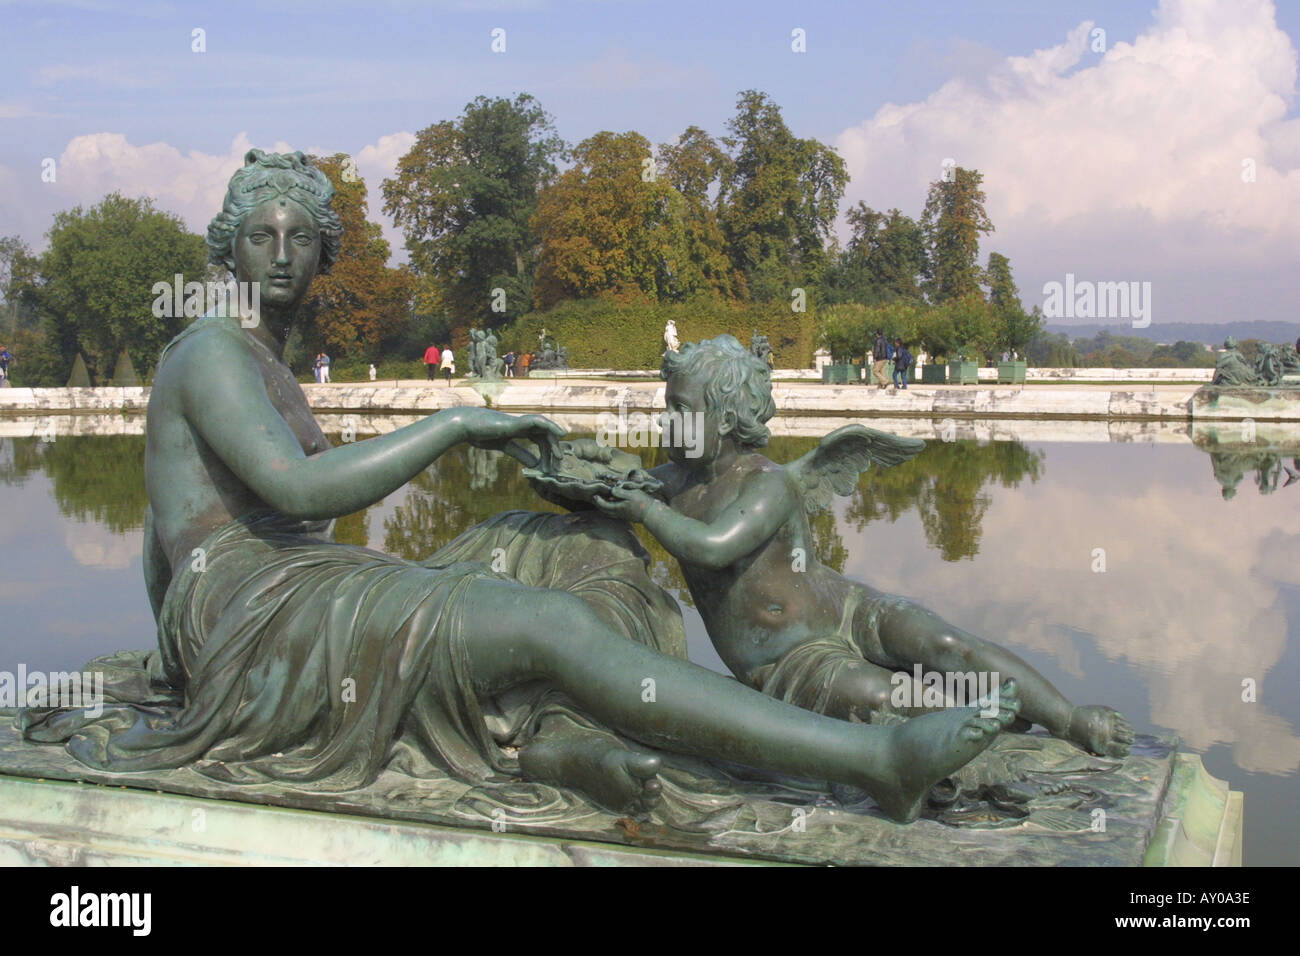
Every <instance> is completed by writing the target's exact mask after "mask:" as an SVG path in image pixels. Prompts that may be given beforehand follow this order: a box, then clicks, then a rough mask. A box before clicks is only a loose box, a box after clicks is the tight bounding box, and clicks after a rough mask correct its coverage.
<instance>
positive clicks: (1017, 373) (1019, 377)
mask: <svg viewBox="0 0 1300 956" xmlns="http://www.w3.org/2000/svg"><path fill="white" fill-rule="evenodd" d="M1028 367H1029V363H1028V362H999V363H998V384H999V385H1024V384H1025V369H1026V368H1028Z"/></svg>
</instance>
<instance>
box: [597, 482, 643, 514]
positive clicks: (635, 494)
mask: <svg viewBox="0 0 1300 956" xmlns="http://www.w3.org/2000/svg"><path fill="white" fill-rule="evenodd" d="M609 494H610V495H612V498H603V497H597V498H594V499H592V504H594V505H595V506H596V508H597V510H598V511H600V512H601V513H602V514H607V515H609V516H610V517H611V518H621V519H622V520H624V521H644V520H645V516H646V512H647V511H649V510H650V506H651V505H652V504H654V503H655V502H656V501H657V500H658V499H657V498H654V497H652V496H651V495H648V494H646V493H645V492H644V491H638V490H636V489H635V488H627V487H625V486H623V485H615V486H614V487H613V488H611V489H609Z"/></svg>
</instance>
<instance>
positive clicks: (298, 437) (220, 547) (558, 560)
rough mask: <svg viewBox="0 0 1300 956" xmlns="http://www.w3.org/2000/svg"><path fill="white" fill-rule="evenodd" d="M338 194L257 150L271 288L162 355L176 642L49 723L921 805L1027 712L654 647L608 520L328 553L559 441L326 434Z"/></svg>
mask: <svg viewBox="0 0 1300 956" xmlns="http://www.w3.org/2000/svg"><path fill="white" fill-rule="evenodd" d="M332 195H333V188H332V186H331V185H330V183H329V181H328V179H327V178H326V177H325V176H324V175H323V174H322V173H321V172H320V171H319V170H317V169H316V168H315V167H314V166H312V164H311V163H310V162H309V161H308V160H307V159H306V158H305V157H303V156H302V154H300V153H291V154H284V155H281V154H274V153H263V152H262V151H260V150H253V151H250V153H249V154H248V156H247V157H246V165H245V167H244V168H243V169H241V170H240V171H238V172H237V173H236V174H235V175H234V176H233V177H232V179H231V182H230V187H229V189H228V192H227V195H226V199H225V205H224V208H223V211H222V213H221V214H220V215H219V216H218V217H217V218H216V219H214V220H213V223H212V225H211V226H210V227H209V233H208V243H209V247H210V249H211V252H212V256H213V259H214V261H217V262H219V263H223V264H225V265H226V266H227V267H228V268H230V269H231V270H232V271H233V272H234V274H235V276H236V278H237V279H238V280H239V281H241V282H256V283H258V284H259V286H260V288H261V290H262V294H261V307H260V311H258V312H257V313H256V314H254V315H252V316H246V317H242V318H241V317H238V316H234V315H228V314H224V313H216V314H212V315H209V316H205V317H204V318H202V319H199V320H197V321H196V322H195V323H194V324H193V325H191V326H190V327H189V328H188V329H186V330H185V331H184V332H183V333H182V334H181V335H180V336H178V337H177V338H176V339H175V340H173V341H172V342H171V343H170V344H169V345H168V347H167V349H166V350H164V353H163V355H162V357H161V358H160V361H159V365H158V369H157V372H156V375H155V380H154V386H153V393H152V395H151V398H150V405H149V414H148V422H147V439H146V462H145V467H146V482H147V486H148V493H149V502H150V504H149V510H148V513H147V518H146V530H145V555H144V560H145V574H146V583H147V586H148V590H149V595H150V600H151V603H152V606H153V609H154V612H155V616H156V618H157V620H158V625H159V626H158V636H159V651H158V653H156V654H151V655H148V656H146V657H143V658H140V659H134V660H131V661H127V662H123V664H122V666H121V667H119V668H117V669H116V671H115V672H114V674H113V678H114V679H113V687H112V693H113V703H111V704H110V706H107V707H105V708H104V710H103V713H102V714H101V715H99V716H92V715H91V714H89V713H87V712H85V711H84V710H76V709H29V710H27V711H24V713H23V715H22V726H23V729H24V733H25V735H26V737H27V738H28V739H29V740H34V741H40V742H50V743H55V742H57V743H66V746H67V748H68V750H69V751H70V752H71V753H72V754H73V755H74V756H75V757H76V758H77V759H78V760H79V761H81V762H82V763H83V764H84V765H87V766H90V767H93V768H97V769H100V770H105V771H110V772H114V773H117V772H132V771H143V770H154V769H159V768H168V767H179V766H189V767H193V768H194V769H196V770H198V771H199V772H200V773H202V774H204V775H206V776H208V777H211V778H213V779H217V780H223V781H229V782H232V783H237V784H242V783H266V782H278V783H282V784H285V785H292V786H295V787H300V788H302V787H306V788H319V789H322V790H347V789H352V788H356V787H359V786H364V785H365V784H366V783H367V782H368V781H369V780H371V779H373V778H374V777H375V775H376V774H377V773H378V772H379V770H380V769H381V768H382V767H383V766H384V765H385V763H386V762H387V761H388V760H390V758H391V756H392V754H393V752H394V748H395V745H396V744H399V743H400V744H402V745H404V746H405V748H406V752H408V753H414V755H415V757H413V758H412V759H415V758H417V757H418V758H419V760H423V761H425V762H427V763H428V764H430V765H434V766H436V767H438V768H439V769H440V770H441V771H443V772H446V773H450V774H453V775H456V776H458V777H461V778H464V779H476V780H484V781H490V780H493V779H500V778H501V777H502V776H506V777H509V776H510V775H524V776H531V777H533V778H536V779H541V780H548V781H552V782H556V783H560V784H562V785H564V786H569V787H573V788H576V789H580V790H584V791H585V792H587V793H589V794H591V795H592V796H593V797H594V798H595V799H596V800H597V801H598V802H600V803H602V804H603V805H605V806H609V807H613V808H616V809H620V810H633V811H644V810H645V809H646V808H647V807H648V806H650V805H652V804H653V803H654V802H655V800H656V799H657V794H658V786H657V780H656V775H657V772H658V770H659V766H660V758H659V756H657V755H656V753H655V752H654V750H653V749H651V748H659V749H661V750H663V751H666V752H669V753H684V754H690V755H696V756H700V757H706V758H707V757H713V758H720V759H725V760H727V761H730V762H733V763H735V764H741V765H744V766H748V767H752V768H758V769H760V770H766V771H772V772H777V773H783V774H792V775H796V776H801V777H806V778H812V779H823V780H831V781H837V782H841V783H845V784H850V785H853V786H856V787H859V788H861V789H862V790H865V791H866V792H868V793H869V794H871V795H872V796H873V797H874V798H875V800H876V801H877V803H878V804H879V806H880V807H881V808H882V809H883V810H884V811H885V812H886V813H887V814H888V815H889V816H890V817H891V818H893V819H894V820H897V821H903V822H906V821H910V820H913V819H915V818H916V816H917V815H918V813H919V809H920V806H921V803H922V801H923V799H924V798H925V796H926V794H927V792H928V791H929V789H930V788H931V786H932V785H934V784H935V783H937V782H938V781H940V780H941V779H943V778H945V777H947V776H948V775H949V774H950V773H951V772H953V771H955V770H957V769H958V768H959V767H961V766H963V765H964V764H966V763H967V762H968V761H970V760H971V759H972V758H973V757H974V756H976V755H977V754H979V753H980V752H981V751H982V750H984V749H985V748H986V747H987V746H988V745H989V744H990V743H991V742H992V740H993V739H994V737H995V736H996V735H997V734H998V732H999V731H1000V730H1002V729H1003V728H1005V727H1006V726H1007V725H1008V724H1009V723H1010V722H1011V721H1012V720H1013V719H1014V718H1015V716H1016V712H1017V708H1018V706H1019V701H1018V698H1017V688H1016V685H1015V683H1014V682H1013V681H1008V682H1007V683H1006V684H1005V685H1003V686H1002V687H1001V688H1000V689H999V690H1000V693H999V695H998V700H997V701H996V702H993V708H992V710H990V711H988V713H990V716H981V715H980V710H981V709H982V708H984V707H988V706H989V704H990V703H991V702H986V701H981V702H979V704H977V706H975V707H970V708H961V709H953V710H948V711H945V712H943V713H936V714H929V715H925V716H922V717H918V718H916V719H913V720H909V721H907V722H905V723H902V724H897V725H889V726H875V725H869V724H868V725H863V724H854V723H851V722H849V721H846V720H837V719H834V718H830V717H825V716H821V715H818V714H813V713H810V712H808V711H806V710H802V709H800V708H797V707H794V706H792V705H789V704H785V703H782V702H780V701H777V700H774V699H772V698H771V697H768V696H764V695H763V694H760V693H758V692H757V691H755V690H753V689H751V688H748V687H745V686H743V685H741V684H739V683H737V682H734V681H731V680H729V679H727V678H724V677H722V676H720V675H717V674H714V673H712V672H709V671H706V670H704V669H703V668H700V667H697V666H695V665H693V664H691V663H689V662H687V661H684V660H681V659H678V657H675V656H672V654H670V653H660V652H659V651H658V650H656V649H655V645H656V642H665V645H667V644H671V643H673V639H674V631H673V627H674V624H676V626H677V627H678V628H680V622H679V621H678V622H674V621H673V619H672V609H669V608H667V607H666V606H665V604H664V602H665V601H666V600H669V601H670V599H667V596H666V595H664V594H663V592H662V591H658V590H657V589H653V588H652V587H644V588H643V587H642V586H641V585H642V584H646V583H648V578H646V576H645V566H644V565H645V554H644V551H641V550H639V546H637V545H636V544H635V541H634V539H632V538H631V536H630V534H629V533H628V530H627V528H626V526H623V525H621V524H620V523H619V522H616V521H611V520H609V519H606V518H602V517H601V516H599V515H594V514H587V515H584V514H581V513H575V514H568V515H540V514H538V515H533V514H528V513H525V512H508V513H506V514H504V515H498V516H497V517H496V518H494V519H492V520H490V521H487V522H484V523H483V524H482V525H479V526H477V527H475V528H473V529H471V530H470V531H468V532H466V533H465V534H464V535H462V536H461V537H460V538H458V539H457V540H456V541H454V542H452V544H451V545H449V546H448V547H447V548H444V549H443V550H441V551H439V552H438V553H437V554H436V555H433V556H432V557H430V558H429V559H427V560H425V561H423V562H418V563H416V562H409V561H404V560H401V559H398V558H394V557H391V556H389V555H385V554H382V553H379V552H376V551H371V550H369V549H366V548H360V547H355V546H349V545H340V544H336V543H334V542H333V541H332V540H331V539H330V536H329V523H330V521H331V520H332V519H334V518H337V517H340V516H343V515H347V514H350V513H352V512H354V511H356V510H358V509H359V508H361V507H364V506H366V505H369V504H371V503H373V502H375V501H377V500H379V499H380V498H382V497H384V496H385V495H387V494H389V493H390V492H392V491H394V490H395V489H397V488H399V487H400V486H401V485H403V484H404V483H405V482H407V481H408V480H410V479H411V478H412V477H413V476H414V475H416V474H418V473H419V472H420V471H422V470H423V469H424V468H426V467H428V466H429V464H430V463H432V462H433V461H434V460H436V459H437V457H438V456H439V455H440V454H442V453H443V452H444V451H445V450H446V449H448V448H449V447H451V446H452V445H454V444H457V443H461V442H468V443H470V444H471V445H473V446H474V447H477V448H484V449H491V450H505V451H509V452H510V453H512V454H514V455H516V457H521V458H523V459H524V460H525V461H528V462H529V463H530V464H531V465H534V466H536V467H537V468H538V469H539V471H540V473H542V474H555V473H557V472H558V471H559V468H560V465H561V464H562V463H561V462H559V461H558V459H560V458H561V456H562V455H563V453H564V449H562V448H561V447H560V446H559V444H558V438H559V436H560V435H561V434H562V433H563V432H562V430H561V429H560V428H559V427H558V426H556V425H555V424H554V423H552V422H550V421H548V420H547V419H545V418H542V417H540V416H533V415H527V416H518V417H516V416H511V415H506V414H502V413H500V412H495V411H492V410H490V409H478V408H470V409H464V408H454V409H448V410H445V411H441V412H438V413H436V414H433V415H430V416H429V417H427V418H426V419H424V420H422V421H420V422H417V423H416V424H413V425H410V426H407V427H405V428H402V429H399V430H397V431H395V432H391V433H389V434H387V435H382V436H379V437H376V438H371V439H367V440H365V441H359V442H353V443H348V444H344V445H342V446H339V447H331V446H330V443H329V442H328V440H327V439H326V438H325V436H324V434H323V433H322V432H321V430H320V428H319V427H318V425H317V424H316V422H315V420H314V418H313V417H312V414H311V411H310V409H309V408H308V406H307V404H306V401H305V398H304V397H303V394H302V391H301V388H300V387H299V386H298V384H297V383H296V381H295V380H294V378H293V376H292V374H291V372H290V371H289V369H288V367H287V366H286V365H285V364H284V362H283V359H282V350H283V347H284V342H285V340H286V338H287V335H288V332H289V330H290V328H291V324H292V321H293V318H294V313H295V310H296V308H297V307H298V305H299V303H300V302H301V301H302V299H303V297H304V296H305V295H306V292H307V290H308V287H309V286H310V284H311V280H312V278H313V276H314V275H315V274H316V272H317V271H318V269H328V268H329V265H330V264H331V262H332V260H333V258H334V257H335V256H336V255H337V252H338V244H339V234H340V231H341V225H340V223H339V220H338V218H337V216H336V215H335V214H334V213H333V212H332V211H331V210H330V208H329V203H330V199H331V197H332ZM516 439H525V440H530V441H532V442H534V443H535V444H536V446H537V448H538V451H537V453H536V454H535V455H530V454H529V453H528V452H527V450H526V449H522V448H521V447H520V446H519V445H517V444H516V443H515V440H516ZM529 549H533V550H532V551H531V552H530V551H529ZM538 550H540V551H541V552H542V557H541V558H540V559H538V558H536V554H537V552H538ZM525 553H532V554H533V555H534V559H533V560H531V561H529V560H525V559H524V558H523V557H521V556H522V555H524V554H525ZM606 558H608V563H607V564H602V563H601V562H602V561H604V560H605V559H606ZM498 559H500V561H501V562H502V563H501V564H500V565H498V563H497V562H498ZM647 645H648V646H647ZM664 649H665V650H670V651H673V650H675V648H672V647H668V646H665V648H664ZM647 689H650V693H649V696H647ZM520 697H523V698H524V705H523V706H522V712H523V714H524V717H523V719H522V720H520V721H517V722H515V723H514V724H513V725H511V726H510V727H508V728H507V727H504V726H503V722H502V719H499V718H502V715H503V714H505V712H506V711H507V710H508V709H509V708H507V707H506V706H505V704H504V701H505V700H506V699H507V698H511V699H513V700H514V701H515V702H516V703H518V700H519V698H520ZM519 710H520V708H519V707H515V709H514V712H518V711H519ZM611 731H617V732H618V734H619V735H621V736H620V737H615V736H613V735H612V733H611ZM624 740H630V741H632V742H634V745H633V746H629V745H627V744H626V743H624V742H623V741H624ZM638 745H639V746H640V749H638Z"/></svg>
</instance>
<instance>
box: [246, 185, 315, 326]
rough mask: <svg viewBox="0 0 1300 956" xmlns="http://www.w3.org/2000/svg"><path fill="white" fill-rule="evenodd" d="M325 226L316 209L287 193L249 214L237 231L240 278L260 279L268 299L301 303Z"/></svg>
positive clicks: (263, 295) (271, 302) (264, 299)
mask: <svg viewBox="0 0 1300 956" xmlns="http://www.w3.org/2000/svg"><path fill="white" fill-rule="evenodd" d="M320 252H321V241H320V230H319V229H318V228H317V227H316V222H315V220H314V219H312V216H311V213H310V212H308V211H307V209H306V208H305V207H304V206H302V205H301V204H300V203H297V202H294V201H293V200H292V199H287V198H285V197H283V196H281V197H279V198H278V199H268V200H267V201H266V202H264V203H262V204H261V205H260V206H258V207H257V208H256V209H254V210H253V211H252V212H251V213H249V214H248V216H247V217H246V218H245V219H244V222H243V224H242V225H241V226H240V227H239V232H238V234H237V235H236V236H235V278H236V279H238V280H239V281H240V282H256V283H257V284H258V286H259V287H260V295H261V301H262V303H263V304H264V305H274V306H280V307H285V306H295V305H297V304H298V303H299V302H301V301H302V299H303V296H305V295H306V294H307V288H308V287H309V286H310V285H311V280H312V279H313V278H315V276H316V267H317V265H318V264H319V262H320Z"/></svg>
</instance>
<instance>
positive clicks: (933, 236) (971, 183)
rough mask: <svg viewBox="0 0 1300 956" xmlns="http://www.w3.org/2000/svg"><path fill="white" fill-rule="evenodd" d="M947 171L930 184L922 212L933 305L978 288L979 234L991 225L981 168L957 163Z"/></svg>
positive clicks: (990, 227) (958, 297)
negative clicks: (961, 165)
mask: <svg viewBox="0 0 1300 956" xmlns="http://www.w3.org/2000/svg"><path fill="white" fill-rule="evenodd" d="M952 173H953V175H952V177H951V179H949V178H946V177H945V178H944V179H940V180H938V181H936V182H933V183H931V184H930V193H929V196H928V197H927V198H926V201H925V211H924V213H923V214H922V215H921V229H922V232H923V233H924V235H925V245H926V266H927V269H926V278H927V290H928V294H929V298H930V301H931V302H933V303H935V304H936V305H938V304H942V303H945V302H949V301H951V300H954V299H960V298H962V297H963V296H967V295H971V294H978V293H979V292H980V279H981V278H982V274H981V270H980V267H979V248H980V236H981V235H987V234H988V233H991V232H992V231H993V223H992V221H990V219H989V217H988V213H986V212H985V211H984V198H985V197H984V191H983V190H982V189H981V188H980V185H981V184H982V183H983V181H984V176H983V174H982V173H980V172H979V171H978V170H974V169H963V168H961V167H960V166H958V167H955V168H953V170H952Z"/></svg>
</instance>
